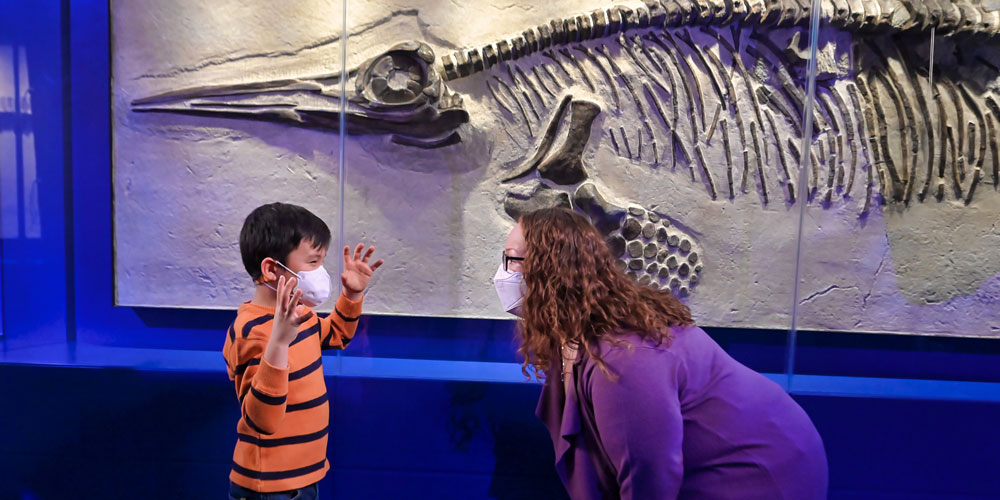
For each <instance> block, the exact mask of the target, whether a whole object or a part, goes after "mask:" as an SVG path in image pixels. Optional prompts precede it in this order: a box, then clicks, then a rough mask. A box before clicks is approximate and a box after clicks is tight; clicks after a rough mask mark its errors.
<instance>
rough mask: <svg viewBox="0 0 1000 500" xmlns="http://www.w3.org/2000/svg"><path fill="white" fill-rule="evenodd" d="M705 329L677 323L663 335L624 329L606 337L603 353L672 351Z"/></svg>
mask: <svg viewBox="0 0 1000 500" xmlns="http://www.w3.org/2000/svg"><path fill="white" fill-rule="evenodd" d="M705 335H706V333H705V332H704V330H702V329H701V328H699V327H698V326H696V325H677V326H672V327H670V334H669V336H666V337H662V336H659V335H652V334H649V333H644V332H637V331H631V330H623V331H620V332H618V333H616V334H615V335H611V336H608V337H605V338H604V339H602V340H601V342H600V347H601V352H602V353H609V354H610V353H612V352H616V351H631V350H637V349H642V350H653V351H666V352H670V351H672V350H676V349H677V348H679V347H681V346H683V345H684V344H687V343H689V342H691V341H692V340H697V338H700V337H702V336H705Z"/></svg>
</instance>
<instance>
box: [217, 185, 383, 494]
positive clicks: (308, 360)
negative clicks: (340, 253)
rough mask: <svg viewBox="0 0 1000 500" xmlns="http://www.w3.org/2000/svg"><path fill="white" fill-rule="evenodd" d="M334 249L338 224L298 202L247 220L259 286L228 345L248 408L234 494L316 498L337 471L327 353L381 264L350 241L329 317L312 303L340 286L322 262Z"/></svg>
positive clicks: (246, 256) (245, 249)
mask: <svg viewBox="0 0 1000 500" xmlns="http://www.w3.org/2000/svg"><path fill="white" fill-rule="evenodd" d="M329 245H330V229H329V228H328V227H327V226H326V224H325V223H323V221H322V220H320V219H319V217H316V216H315V215H313V214H312V213H311V212H309V211H308V210H306V209H304V208H302V207H299V206H295V205H289V204H285V203H272V204H270V205H264V206H261V207H258V208H257V209H255V210H254V211H253V212H251V213H250V215H249V216H248V217H247V219H246V221H245V222H244V223H243V229H242V230H241V231H240V254H241V255H242V257H243V265H244V266H245V267H246V270H247V272H248V273H250V277H251V278H253V280H254V283H256V284H257V289H256V292H255V293H254V296H253V299H251V300H250V301H249V302H246V303H244V304H243V305H241V306H240V308H239V311H238V312H237V314H236V321H235V322H234V323H233V324H232V326H230V327H229V332H228V335H227V337H226V342H225V347H224V348H223V354H224V356H225V358H226V368H227V370H228V372H229V378H230V379H231V380H233V381H234V382H235V383H236V394H237V396H238V397H239V400H240V406H241V418H240V420H239V423H238V424H237V426H236V428H237V433H238V441H237V443H236V451H235V452H234V453H233V469H232V472H231V473H230V474H229V479H230V497H231V498H237V499H241V498H246V499H253V498H259V497H260V496H261V495H260V494H261V493H275V492H284V493H287V495H288V497H287V498H302V499H308V498H315V497H316V495H317V486H316V484H317V483H318V482H319V480H320V479H322V478H323V476H325V475H326V472H327V470H329V468H330V466H329V464H328V463H327V460H326V443H327V431H328V427H329V423H330V410H329V406H328V404H327V393H326V383H325V381H324V380H323V364H322V357H321V356H320V351H321V350H322V349H343V348H344V347H346V346H347V344H348V343H349V342H350V341H351V338H353V337H354V331H355V329H356V328H357V324H358V323H357V321H358V317H359V316H360V315H361V302H362V300H363V298H364V294H363V292H364V290H365V288H366V287H367V286H368V283H369V281H370V280H371V276H372V273H373V272H374V271H375V270H376V269H378V267H379V266H381V265H382V262H383V261H382V260H379V261H378V262H375V263H374V264H369V263H368V261H369V259H370V258H371V256H372V253H373V252H374V251H375V248H374V247H369V248H368V250H367V251H366V252H364V256H363V257H362V250H364V245H363V244H359V245H358V246H357V248H355V250H354V255H353V257H352V256H351V255H350V249H349V248H348V247H344V273H343V274H341V276H340V281H341V285H342V286H343V287H342V288H343V293H342V294H341V295H340V296H339V297H338V298H337V303H336V305H335V306H334V312H333V314H331V315H330V316H329V317H326V318H321V317H319V316H318V315H316V313H315V312H314V311H313V310H312V308H313V307H316V306H319V305H320V304H322V303H324V302H326V301H327V300H328V298H329V296H330V294H331V290H332V288H333V286H332V283H331V280H330V275H329V273H327V271H326V270H325V269H324V268H323V259H324V258H325V257H326V251H327V248H328V247H329ZM268 498H271V497H268Z"/></svg>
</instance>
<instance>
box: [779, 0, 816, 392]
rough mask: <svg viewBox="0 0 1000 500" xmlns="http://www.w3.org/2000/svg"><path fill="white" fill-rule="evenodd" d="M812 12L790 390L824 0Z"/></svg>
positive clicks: (788, 372)
mask: <svg viewBox="0 0 1000 500" xmlns="http://www.w3.org/2000/svg"><path fill="white" fill-rule="evenodd" d="M811 14H812V17H811V19H810V21H809V66H808V69H807V73H806V74H807V78H808V86H807V91H806V105H805V108H804V109H803V112H802V113H803V116H802V119H803V121H804V122H805V126H803V127H802V146H801V147H800V148H799V232H798V241H797V242H796V252H795V283H794V285H793V287H792V327H791V330H789V332H788V352H787V359H786V361H787V365H786V368H785V375H786V376H787V383H788V387H787V388H788V390H791V389H792V375H793V373H794V370H795V344H796V341H797V338H798V319H799V282H800V281H801V279H802V232H803V229H804V228H805V219H806V205H807V204H808V198H807V197H806V194H807V192H806V184H807V181H808V178H809V177H808V175H809V174H808V170H809V161H810V158H809V151H810V148H811V146H812V127H813V103H814V102H815V101H816V46H817V45H818V43H819V14H820V0H813V2H812V11H811Z"/></svg>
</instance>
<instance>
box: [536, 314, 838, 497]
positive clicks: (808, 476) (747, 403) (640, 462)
mask: <svg viewBox="0 0 1000 500" xmlns="http://www.w3.org/2000/svg"><path fill="white" fill-rule="evenodd" d="M673 334H674V339H673V340H672V341H670V343H669V345H668V344H666V343H665V344H664V345H661V346H656V345H654V344H653V343H651V342H649V341H644V340H642V339H640V338H639V337H638V336H635V335H626V336H623V337H622V339H624V340H627V341H628V343H627V344H625V345H622V346H613V345H611V344H609V343H606V342H602V344H601V352H602V358H603V359H604V362H605V363H606V364H607V366H608V368H609V369H610V370H611V372H612V373H614V374H617V375H618V377H619V378H618V379H617V380H616V381H611V380H609V379H608V377H607V376H606V375H605V374H604V373H603V372H602V371H601V370H600V368H599V367H598V366H597V363H595V362H594V360H593V359H592V358H590V357H589V356H588V355H587V354H586V352H585V351H584V350H582V349H581V350H580V351H579V355H578V359H577V360H576V363H575V365H574V367H573V373H572V374H571V375H567V377H566V378H567V379H568V380H567V381H566V382H565V385H564V382H563V381H562V380H560V377H559V375H558V374H559V373H560V369H559V368H558V366H557V367H554V369H552V370H550V371H549V372H548V373H551V374H553V375H552V376H551V377H550V378H549V379H548V380H547V381H546V383H545V387H544V388H543V390H542V396H541V398H540V399H539V401H538V409H537V410H536V413H537V415H538V417H539V418H540V419H542V421H543V422H544V423H545V425H546V427H548V428H549V432H550V434H551V436H552V442H553V444H554V445H555V455H556V471H557V472H558V474H559V476H560V478H561V479H562V481H563V484H564V485H565V486H566V490H567V491H568V492H569V494H570V496H571V497H572V498H573V499H574V500H584V499H587V500H589V499H602V498H623V499H640V500H649V499H666V498H697V499H751V498H753V499H756V498H760V499H782V498H783V499H794V500H810V499H816V498H826V489H827V463H826V453H825V452H824V450H823V442H822V440H821V439H820V437H819V434H818V433H817V432H816V428H815V427H813V424H812V422H811V421H810V420H809V417H808V415H806V413H805V412H804V411H803V410H802V408H800V407H799V405H798V404H796V403H795V401H793V400H792V398H791V397H789V396H788V394H787V393H785V391H784V390H783V389H782V388H781V387H779V386H778V385H777V384H775V383H774V382H772V381H770V380H768V379H767V378H765V377H764V376H762V375H760V374H758V373H756V372H754V371H753V370H750V369H749V368H747V367H745V366H743V365H741V364H740V363H738V362H737V361H736V360H734V359H733V358H731V357H729V355H727V354H726V353H725V352H724V351H723V350H722V348H720V347H719V345H718V344H716V343H715V341H713V340H712V339H711V338H710V337H709V336H708V335H707V334H706V333H705V332H704V331H703V330H702V329H701V328H698V327H696V326H691V327H679V328H674V329H673ZM564 387H568V388H569V390H566V389H564Z"/></svg>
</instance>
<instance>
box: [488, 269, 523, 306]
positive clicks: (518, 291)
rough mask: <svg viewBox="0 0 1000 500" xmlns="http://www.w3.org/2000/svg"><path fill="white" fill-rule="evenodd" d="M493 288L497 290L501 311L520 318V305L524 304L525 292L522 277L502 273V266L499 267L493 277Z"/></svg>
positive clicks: (519, 274)
mask: <svg viewBox="0 0 1000 500" xmlns="http://www.w3.org/2000/svg"><path fill="white" fill-rule="evenodd" d="M493 286H494V287H495V288H496V289H497V296H499V297H500V305H501V306H503V310H504V311H507V312H509V313H511V314H513V315H515V316H521V304H522V303H523V302H524V292H525V286H524V275H522V274H521V273H514V272H510V271H504V269H503V265H500V267H499V268H498V269H497V273H496V274H494V275H493Z"/></svg>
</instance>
